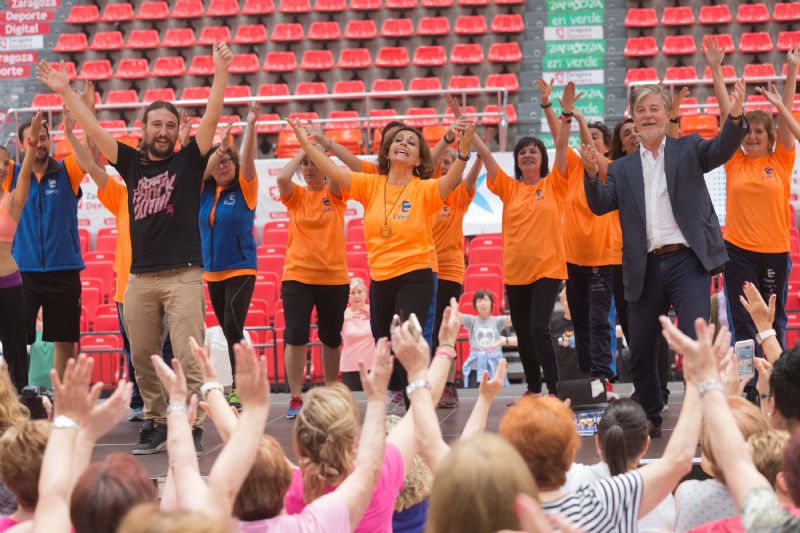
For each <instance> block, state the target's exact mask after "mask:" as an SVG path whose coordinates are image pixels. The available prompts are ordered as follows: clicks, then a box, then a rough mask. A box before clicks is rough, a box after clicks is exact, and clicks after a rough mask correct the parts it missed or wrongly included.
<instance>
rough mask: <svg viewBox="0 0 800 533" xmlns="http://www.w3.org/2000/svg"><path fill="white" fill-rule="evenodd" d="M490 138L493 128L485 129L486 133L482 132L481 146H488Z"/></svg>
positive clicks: (492, 134)
mask: <svg viewBox="0 0 800 533" xmlns="http://www.w3.org/2000/svg"><path fill="white" fill-rule="evenodd" d="M492 137H494V128H493V127H491V126H489V127H488V128H486V131H484V132H483V137H482V140H483V144H489V141H491V140H492Z"/></svg>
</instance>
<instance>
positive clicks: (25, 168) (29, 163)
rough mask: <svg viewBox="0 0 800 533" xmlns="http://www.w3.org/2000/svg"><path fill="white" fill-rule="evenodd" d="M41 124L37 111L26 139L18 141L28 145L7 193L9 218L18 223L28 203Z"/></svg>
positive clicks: (42, 121)
mask: <svg viewBox="0 0 800 533" xmlns="http://www.w3.org/2000/svg"><path fill="white" fill-rule="evenodd" d="M42 124H44V115H43V114H42V111H41V110H39V111H37V112H36V116H34V117H33V120H32V121H31V129H30V132H29V133H28V138H27V139H20V142H24V143H28V147H27V149H26V150H25V158H24V159H23V160H22V167H21V168H20V169H19V175H18V176H17V185H16V187H14V189H13V190H12V191H11V192H10V193H8V194H10V195H11V196H10V199H11V204H10V207H11V209H10V211H11V216H12V217H13V218H14V219H15V220H17V221H19V217H20V216H21V215H22V209H23V208H24V207H25V202H27V201H28V192H29V191H30V187H31V173H33V161H34V159H36V145H37V144H38V142H39V133H40V132H41V131H42Z"/></svg>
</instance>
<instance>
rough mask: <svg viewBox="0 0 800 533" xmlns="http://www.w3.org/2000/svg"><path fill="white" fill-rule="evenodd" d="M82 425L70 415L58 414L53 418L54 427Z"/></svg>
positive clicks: (76, 427) (77, 427)
mask: <svg viewBox="0 0 800 533" xmlns="http://www.w3.org/2000/svg"><path fill="white" fill-rule="evenodd" d="M79 428H80V426H79V425H78V423H77V422H75V421H74V420H73V419H71V418H70V417H68V416H64V415H58V416H57V417H56V418H55V419H54V420H53V429H79Z"/></svg>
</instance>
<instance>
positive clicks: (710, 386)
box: [697, 378, 724, 398]
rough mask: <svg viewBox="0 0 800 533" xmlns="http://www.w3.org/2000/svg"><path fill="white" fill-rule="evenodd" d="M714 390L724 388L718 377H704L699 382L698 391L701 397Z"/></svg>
mask: <svg viewBox="0 0 800 533" xmlns="http://www.w3.org/2000/svg"><path fill="white" fill-rule="evenodd" d="M712 390H718V391H722V390H724V389H723V388H722V383H720V382H719V380H718V379H717V378H711V379H704V380H703V381H701V382H700V383H698V384H697V392H698V393H699V394H700V397H701V398H702V397H703V396H704V395H705V393H707V392H709V391H712Z"/></svg>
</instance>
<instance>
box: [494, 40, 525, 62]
mask: <svg viewBox="0 0 800 533" xmlns="http://www.w3.org/2000/svg"><path fill="white" fill-rule="evenodd" d="M489 61H490V62H491V63H519V62H520V61H522V50H521V49H520V47H519V43H518V42H516V41H512V42H510V43H492V44H491V46H489Z"/></svg>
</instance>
